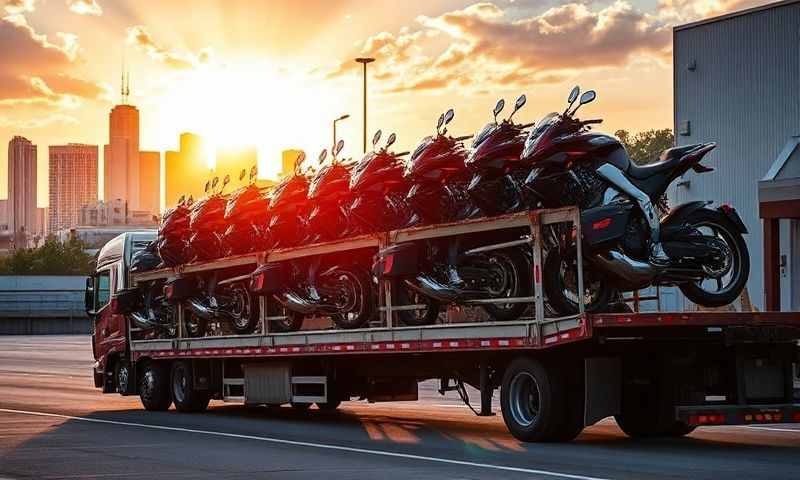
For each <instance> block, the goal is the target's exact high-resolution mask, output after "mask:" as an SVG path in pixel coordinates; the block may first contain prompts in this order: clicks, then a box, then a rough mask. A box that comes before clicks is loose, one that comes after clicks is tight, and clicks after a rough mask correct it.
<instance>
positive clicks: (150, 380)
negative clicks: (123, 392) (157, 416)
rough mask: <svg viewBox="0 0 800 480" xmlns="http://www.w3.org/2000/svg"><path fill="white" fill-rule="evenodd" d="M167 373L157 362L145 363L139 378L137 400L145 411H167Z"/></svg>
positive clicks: (170, 402) (168, 401)
mask: <svg viewBox="0 0 800 480" xmlns="http://www.w3.org/2000/svg"><path fill="white" fill-rule="evenodd" d="M169 393H170V392H169V373H168V372H167V370H166V368H164V366H163V365H161V364H159V363H157V362H147V363H146V364H145V365H144V368H143V369H142V374H141V377H139V398H140V399H141V401H142V405H143V406H144V408H145V410H150V411H158V412H163V411H164V410H167V409H169V406H170V405H171V404H172V398H171V397H170V394H169Z"/></svg>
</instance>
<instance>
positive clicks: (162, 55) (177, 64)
mask: <svg viewBox="0 0 800 480" xmlns="http://www.w3.org/2000/svg"><path fill="white" fill-rule="evenodd" d="M127 33H128V38H127V42H128V44H129V45H133V46H135V47H136V48H137V49H138V50H140V51H142V52H145V53H146V54H147V55H148V56H149V57H150V58H152V59H153V60H156V61H158V62H161V63H163V64H164V65H167V66H169V67H172V68H176V69H189V68H194V67H197V66H198V65H200V64H203V63H208V62H210V60H211V58H212V56H213V52H212V50H211V48H210V47H206V48H204V49H202V50H200V51H199V52H198V53H197V54H193V53H185V52H178V51H174V50H170V49H168V48H165V47H164V46H163V45H161V44H159V43H157V42H156V40H155V39H154V38H153V36H152V35H151V34H150V32H149V31H148V30H147V28H146V27H145V26H144V25H136V26H133V27H128V30H127Z"/></svg>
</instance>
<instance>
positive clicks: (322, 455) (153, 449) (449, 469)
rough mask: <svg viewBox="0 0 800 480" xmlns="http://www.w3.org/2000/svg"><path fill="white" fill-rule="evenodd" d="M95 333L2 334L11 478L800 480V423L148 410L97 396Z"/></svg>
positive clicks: (224, 407) (215, 406) (414, 408)
mask: <svg viewBox="0 0 800 480" xmlns="http://www.w3.org/2000/svg"><path fill="white" fill-rule="evenodd" d="M91 364H92V354H91V346H90V339H89V337H87V336H36V337H18V336H7V337H0V479H2V480H5V479H22V478H36V479H128V478H152V479H156V480H167V479H212V478H213V479H215V480H222V479H248V480H250V479H255V478H270V479H295V478H320V479H329V478H330V479H349V478H359V479H360V478H380V479H381V480H389V479H409V478H414V479H437V480H440V479H450V478H452V479H478V478H487V479H488V478H491V479H496V478H510V479H513V478H542V479H563V478H575V479H581V478H605V479H642V478H670V479H676V478H692V479H700V478H725V479H730V478H747V479H748V480H754V479H757V478H769V479H779V478H787V479H789V478H791V479H797V478H800V426H793V425H775V426H769V427H757V428H756V427H716V428H707V429H702V428H701V429H698V430H697V431H695V432H694V433H693V434H692V435H690V436H689V437H687V438H682V439H670V440H650V441H641V440H639V441H634V440H631V439H628V438H627V437H625V435H624V434H622V432H620V431H619V429H618V428H617V427H616V425H615V424H614V422H613V421H611V420H606V421H604V422H601V423H600V424H598V425H595V426H593V427H590V428H587V429H586V430H585V431H584V433H583V434H582V435H581V436H580V437H579V438H578V439H577V440H576V441H575V442H573V443H569V444H523V443H520V442H518V441H516V440H515V439H514V438H513V437H511V435H510V434H508V432H507V431H506V429H505V426H504V425H503V422H502V419H501V418H500V417H499V416H497V417H492V418H478V417H475V416H474V415H473V414H472V413H471V412H470V411H469V410H467V409H466V408H465V407H463V406H460V405H459V402H458V401H457V399H456V398H454V397H446V398H442V397H439V396H438V394H436V393H435V391H434V385H433V384H430V385H429V384H426V385H424V386H423V390H422V391H421V397H422V400H421V401H420V402H416V403H406V402H397V403H382V404H373V405H369V404H366V403H362V402H347V403H344V404H343V406H342V408H341V409H340V411H339V412H337V413H334V414H327V415H326V414H323V413H322V412H319V411H317V410H315V409H312V410H310V411H308V412H306V413H298V412H296V411H294V410H292V409H291V408H289V407H285V408H281V409H279V410H277V411H276V410H268V409H266V408H245V407H243V406H239V405H230V404H223V403H221V402H212V406H211V408H210V409H209V411H208V412H207V413H204V414H196V415H191V414H180V413H177V412H174V411H169V412H164V413H149V412H145V411H144V410H142V408H141V405H140V404H139V401H138V398H137V397H120V396H118V395H102V394H100V393H99V391H98V390H96V389H95V388H94V387H93V384H92V378H91Z"/></svg>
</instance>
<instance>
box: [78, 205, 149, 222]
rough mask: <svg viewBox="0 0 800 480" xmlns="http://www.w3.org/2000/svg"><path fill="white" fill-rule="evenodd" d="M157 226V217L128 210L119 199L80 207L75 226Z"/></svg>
mask: <svg viewBox="0 0 800 480" xmlns="http://www.w3.org/2000/svg"><path fill="white" fill-rule="evenodd" d="M157 224H158V216H157V215H155V214H153V213H152V212H149V211H145V210H130V209H128V206H127V205H126V204H125V201H124V200H122V199H121V198H117V199H114V200H111V201H108V202H106V201H102V200H98V201H95V202H90V203H88V204H86V205H82V206H81V208H80V213H79V215H78V223H77V224H76V225H77V226H81V227H90V226H91V227H105V226H114V225H129V226H142V227H151V226H155V225H157Z"/></svg>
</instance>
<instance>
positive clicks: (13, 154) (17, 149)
mask: <svg viewBox="0 0 800 480" xmlns="http://www.w3.org/2000/svg"><path fill="white" fill-rule="evenodd" d="M7 210H8V213H7V214H8V228H9V230H11V231H12V232H14V234H15V239H16V242H19V243H16V242H15V246H17V247H20V248H25V247H27V246H28V237H32V236H33V235H34V234H35V233H36V232H35V226H36V145H34V144H32V143H31V142H30V140H28V139H27V138H24V137H20V136H15V137H14V138H12V139H11V141H10V142H8V205H7Z"/></svg>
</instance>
